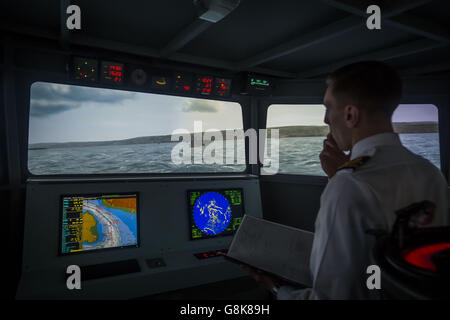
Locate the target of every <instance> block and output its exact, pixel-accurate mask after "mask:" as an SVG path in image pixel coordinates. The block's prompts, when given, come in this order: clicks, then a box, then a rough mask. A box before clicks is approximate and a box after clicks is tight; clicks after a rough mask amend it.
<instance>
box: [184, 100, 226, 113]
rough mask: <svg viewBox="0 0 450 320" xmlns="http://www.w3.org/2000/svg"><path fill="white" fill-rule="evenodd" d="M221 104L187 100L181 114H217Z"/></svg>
mask: <svg viewBox="0 0 450 320" xmlns="http://www.w3.org/2000/svg"><path fill="white" fill-rule="evenodd" d="M221 105H222V103H221V102H217V101H209V100H187V101H185V102H184V106H183V109H182V110H183V112H219V109H220V106H221Z"/></svg>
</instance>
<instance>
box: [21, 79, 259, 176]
mask: <svg viewBox="0 0 450 320" xmlns="http://www.w3.org/2000/svg"><path fill="white" fill-rule="evenodd" d="M24 78H25V79H23V82H22V83H23V86H22V88H21V89H22V91H24V94H23V95H21V96H20V97H18V101H17V105H18V106H23V107H24V108H21V111H22V112H23V115H22V116H23V117H24V118H25V119H26V121H24V122H23V124H22V128H21V131H22V133H23V146H22V148H21V151H22V156H21V158H22V159H24V162H23V163H22V165H21V166H22V173H23V175H24V176H25V179H32V180H65V179H68V178H75V179H86V178H87V179H95V180H102V179H110V178H112V179H116V178H117V179H128V178H130V179H133V178H156V179H159V178H162V179H164V178H190V177H193V178H196V177H213V178H214V177H230V178H236V177H242V176H247V175H249V174H250V173H251V166H250V165H249V163H248V146H247V144H246V145H245V158H246V161H245V169H244V170H243V171H239V172H236V171H230V172H211V171H209V172H168V173H156V172H153V173H152V172H147V173H100V174H96V173H93V174H85V173H83V174H81V173H80V174H74V173H65V174H45V175H39V174H34V173H32V172H31V171H30V170H29V169H28V139H29V122H30V109H31V86H32V85H33V84H34V83H36V82H48V83H55V84H62V85H75V86H83V87H90V88H99V89H113V90H122V91H127V92H137V93H151V94H160V95H167V96H176V97H186V98H196V99H203V100H213V101H224V102H236V103H238V104H239V106H240V108H241V116H242V122H243V123H242V126H243V130H244V131H245V130H247V128H248V126H249V120H250V119H249V117H250V112H249V104H250V99H249V98H248V97H239V96H238V97H233V96H230V97H228V98H219V97H213V98H209V97H208V98H206V97H203V96H197V95H194V94H186V95H183V94H176V93H173V92H161V91H157V90H152V89H151V88H142V89H140V88H135V87H132V86H126V85H123V86H121V87H114V86H111V85H105V84H102V83H80V82H79V81H74V80H71V79H67V76H65V75H64V76H63V75H61V74H54V73H45V74H42V75H40V76H39V77H36V76H34V77H33V76H29V75H25V76H24ZM19 100H20V101H19Z"/></svg>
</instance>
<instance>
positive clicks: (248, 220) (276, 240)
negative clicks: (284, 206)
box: [225, 215, 314, 286]
mask: <svg viewBox="0 0 450 320" xmlns="http://www.w3.org/2000/svg"><path fill="white" fill-rule="evenodd" d="M313 237H314V234H313V233H312V232H309V231H304V230H301V229H297V228H293V227H289V226H285V225H282V224H278V223H275V222H271V221H267V220H264V219H259V218H255V217H252V216H248V215H245V216H244V219H243V220H242V223H241V225H240V226H239V229H238V231H237V232H236V234H235V236H234V238H233V241H232V242H231V246H230V249H229V250H228V253H227V255H226V256H225V257H226V258H227V259H229V260H231V261H232V262H236V263H239V264H244V265H248V266H250V267H253V268H256V269H259V270H262V271H264V272H266V273H268V274H271V275H275V276H276V277H278V278H279V279H281V280H283V281H284V282H286V283H288V284H294V285H302V286H311V284H312V281H311V274H310V271H309V256H310V254H311V247H312V242H313Z"/></svg>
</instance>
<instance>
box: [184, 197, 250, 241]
mask: <svg viewBox="0 0 450 320" xmlns="http://www.w3.org/2000/svg"><path fill="white" fill-rule="evenodd" d="M188 197H189V212H190V221H191V239H202V238H210V237H216V236H224V235H231V234H234V233H235V232H236V230H237V228H238V227H239V225H240V223H241V222H242V217H243V215H244V207H243V201H242V190H241V189H231V190H205V191H190V192H189V194H188Z"/></svg>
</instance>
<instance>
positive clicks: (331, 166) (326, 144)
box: [319, 133, 351, 179]
mask: <svg viewBox="0 0 450 320" xmlns="http://www.w3.org/2000/svg"><path fill="white" fill-rule="evenodd" d="M350 155H351V154H349V155H346V154H345V153H344V152H343V151H342V150H340V149H339V147H338V145H337V143H336V141H335V140H334V138H333V136H332V135H331V133H329V134H328V135H327V137H326V139H325V140H324V141H323V149H322V152H321V153H320V155H319V159H320V163H321V165H322V169H323V171H324V172H325V173H326V174H327V176H328V178H329V179H331V178H332V177H333V176H334V175H335V174H336V171H337V169H338V168H339V167H340V166H341V165H343V164H344V163H346V162H347V161H349V160H350Z"/></svg>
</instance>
